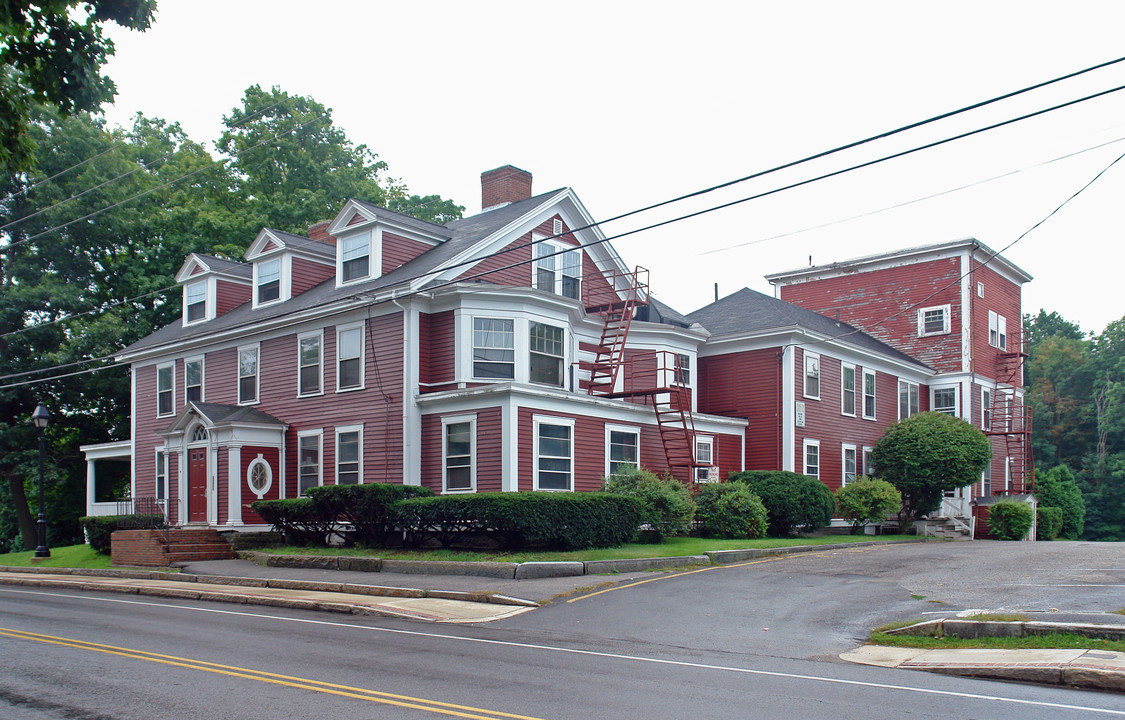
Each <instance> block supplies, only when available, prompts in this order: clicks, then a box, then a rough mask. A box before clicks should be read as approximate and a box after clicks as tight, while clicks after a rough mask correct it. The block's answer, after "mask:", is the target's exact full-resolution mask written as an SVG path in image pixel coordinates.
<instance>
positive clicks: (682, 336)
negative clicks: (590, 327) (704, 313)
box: [597, 320, 711, 351]
mask: <svg viewBox="0 0 1125 720" xmlns="http://www.w3.org/2000/svg"><path fill="white" fill-rule="evenodd" d="M601 325H602V324H601V323H600V322H598V323H597V327H598V332H599V333H600V332H601ZM710 337H711V333H709V332H707V330H705V329H704V328H703V326H701V325H692V326H691V327H687V328H682V327H677V326H675V325H665V324H663V323H649V322H639V321H635V320H634V321H633V324H632V325H630V326H629V341H628V345H627V347H629V348H649V347H651V348H653V349H657V350H659V349H662V348H663V347H665V346H667V345H671V344H675V345H678V346H681V347H684V348H688V349H691V350H693V351H694V350H697V349H698V348H699V347H700V346H701V344H702V343H705V342H706V341H707V340H708V338H710Z"/></svg>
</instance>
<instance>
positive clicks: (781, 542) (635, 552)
mask: <svg viewBox="0 0 1125 720" xmlns="http://www.w3.org/2000/svg"><path fill="white" fill-rule="evenodd" d="M906 539H911V540H913V539H914V536H913V535H880V536H871V535H826V536H818V537H798V538H765V539H762V540H708V539H705V538H683V537H677V538H670V539H668V540H667V541H666V542H664V543H661V544H659V545H649V544H641V543H629V544H626V545H622V546H620V547H614V548H600V549H594V550H572V551H569V552H511V553H506V552H468V551H462V550H383V549H372V550H367V549H362V548H309V547H290V546H286V547H271V548H261V549H260V552H266V553H274V554H278V555H359V556H373V557H381V558H387V559H394V560H452V561H463V562H512V563H518V562H544V561H552V560H554V561H560V560H578V561H583V560H627V559H631V558H652V557H676V556H680V555H702V554H703V553H705V552H707V551H709V550H742V549H745V548H774V547H792V546H794V545H829V544H833V543H847V542H864V541H867V540H906Z"/></svg>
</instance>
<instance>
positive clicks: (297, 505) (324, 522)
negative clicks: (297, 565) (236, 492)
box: [250, 498, 336, 545]
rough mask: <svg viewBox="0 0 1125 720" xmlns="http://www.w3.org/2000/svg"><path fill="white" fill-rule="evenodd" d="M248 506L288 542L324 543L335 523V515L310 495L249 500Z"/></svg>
mask: <svg viewBox="0 0 1125 720" xmlns="http://www.w3.org/2000/svg"><path fill="white" fill-rule="evenodd" d="M250 509H251V510H253V511H254V512H256V513H258V517H260V518H262V520H264V521H265V522H268V523H269V524H270V525H272V526H273V529H274V530H276V531H277V532H279V533H281V534H282V535H284V536H285V542H286V543H288V544H290V545H327V544H328V538H329V535H331V534H332V532H333V528H334V527H335V525H336V522H335V516H334V515H329V514H328V513H326V512H325V511H324V509H323V508H322V507H321V506H319V505H317V503H315V502H313V500H311V499H310V498H286V499H284V500H256V501H254V502H252V503H250Z"/></svg>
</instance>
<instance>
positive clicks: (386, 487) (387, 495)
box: [309, 483, 433, 547]
mask: <svg viewBox="0 0 1125 720" xmlns="http://www.w3.org/2000/svg"><path fill="white" fill-rule="evenodd" d="M432 495H433V491H432V490H430V489H429V488H428V487H423V486H419V485H392V484H388V483H368V484H365V485H323V486H321V487H314V488H309V498H310V499H311V500H312V501H313V503H314V505H315V507H316V511H317V512H318V513H320V514H321V515H322V516H323V517H326V518H332V519H333V520H339V521H343V522H347V523H350V524H351V526H352V530H353V532H354V533H355V535H354V537H355V541H356V542H357V543H358V544H360V545H364V546H366V547H384V546H385V545H386V544H387V542H388V540H389V539H390V538H391V537H394V536H396V531H395V528H394V524H393V523H392V522H391V521H390V517H389V509H390V507H391V506H392V505H394V504H395V503H397V502H399V501H400V500H407V499H410V498H418V497H431V496H432Z"/></svg>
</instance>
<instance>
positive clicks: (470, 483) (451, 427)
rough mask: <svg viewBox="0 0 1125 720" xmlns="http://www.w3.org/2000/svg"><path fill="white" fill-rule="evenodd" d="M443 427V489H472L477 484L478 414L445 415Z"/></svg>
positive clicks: (448, 490)
mask: <svg viewBox="0 0 1125 720" xmlns="http://www.w3.org/2000/svg"><path fill="white" fill-rule="evenodd" d="M441 428H442V444H443V447H442V462H443V467H442V491H443V492H472V491H473V489H474V488H475V487H476V463H475V457H476V452H475V450H476V418H475V417H465V416H460V417H445V418H442V419H441Z"/></svg>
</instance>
